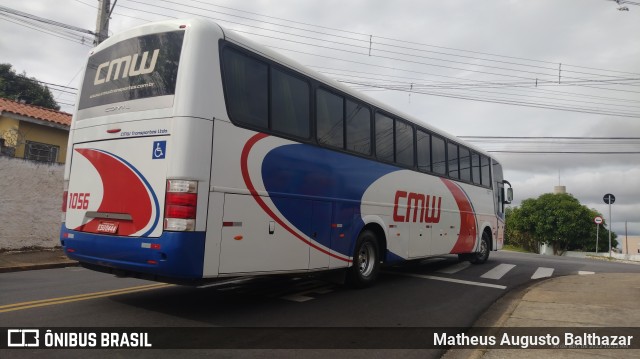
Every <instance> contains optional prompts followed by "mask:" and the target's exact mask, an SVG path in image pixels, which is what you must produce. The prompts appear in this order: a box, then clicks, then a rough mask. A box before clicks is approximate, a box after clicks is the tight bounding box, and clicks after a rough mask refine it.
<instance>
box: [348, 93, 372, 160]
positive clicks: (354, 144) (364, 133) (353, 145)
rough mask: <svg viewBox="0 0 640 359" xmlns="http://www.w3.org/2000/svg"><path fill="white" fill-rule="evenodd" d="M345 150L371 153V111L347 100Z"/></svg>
mask: <svg viewBox="0 0 640 359" xmlns="http://www.w3.org/2000/svg"><path fill="white" fill-rule="evenodd" d="M346 110H347V111H346V114H347V150H349V151H353V152H357V153H362V154H365V155H370V154H371V111H369V109H368V108H367V107H364V106H362V105H360V104H359V103H356V102H353V101H349V100H347V109H346Z"/></svg>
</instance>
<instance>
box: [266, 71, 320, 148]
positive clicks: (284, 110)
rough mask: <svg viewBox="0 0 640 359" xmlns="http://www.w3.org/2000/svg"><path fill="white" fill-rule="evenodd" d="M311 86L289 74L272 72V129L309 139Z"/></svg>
mask: <svg viewBox="0 0 640 359" xmlns="http://www.w3.org/2000/svg"><path fill="white" fill-rule="evenodd" d="M309 102H310V101H309V84H308V83H307V82H306V81H304V80H302V79H300V78H297V77H294V76H292V75H290V74H288V73H285V72H283V71H280V70H278V69H275V68H272V70H271V129H272V130H274V131H277V132H280V133H284V134H289V135H293V136H295V137H299V138H309V135H310V131H309V128H310V127H311V126H310V122H311V118H310V113H309V111H310V110H309V108H310V104H309Z"/></svg>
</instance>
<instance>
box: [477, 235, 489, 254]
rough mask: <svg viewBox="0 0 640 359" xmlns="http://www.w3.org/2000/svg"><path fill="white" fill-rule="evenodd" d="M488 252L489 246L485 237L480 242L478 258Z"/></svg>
mask: <svg viewBox="0 0 640 359" xmlns="http://www.w3.org/2000/svg"><path fill="white" fill-rule="evenodd" d="M487 253H489V246H488V245H487V241H486V240H485V239H483V240H482V242H481V243H480V252H478V258H484V257H485V256H486V255H487Z"/></svg>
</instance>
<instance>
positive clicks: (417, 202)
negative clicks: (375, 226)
mask: <svg viewBox="0 0 640 359" xmlns="http://www.w3.org/2000/svg"><path fill="white" fill-rule="evenodd" d="M404 199H406V200H404ZM441 205H442V197H438V196H431V195H429V194H427V195H424V194H422V193H414V192H406V191H396V195H395V200H394V202H393V220H394V221H395V222H410V221H411V209H413V222H420V223H439V222H440V206H441ZM400 206H403V207H404V206H406V207H407V209H406V212H405V213H404V215H403V213H401V212H400V211H398V209H399V207H400Z"/></svg>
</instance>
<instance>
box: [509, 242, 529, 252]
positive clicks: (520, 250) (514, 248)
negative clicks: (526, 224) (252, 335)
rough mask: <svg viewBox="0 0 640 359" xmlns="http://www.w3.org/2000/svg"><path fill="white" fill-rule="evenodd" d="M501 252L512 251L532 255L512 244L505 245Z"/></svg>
mask: <svg viewBox="0 0 640 359" xmlns="http://www.w3.org/2000/svg"><path fill="white" fill-rule="evenodd" d="M502 250H505V251H512V252H520V253H533V252H529V251H528V250H526V249H524V248H522V247H518V246H514V245H512V244H505V245H504V246H502Z"/></svg>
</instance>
